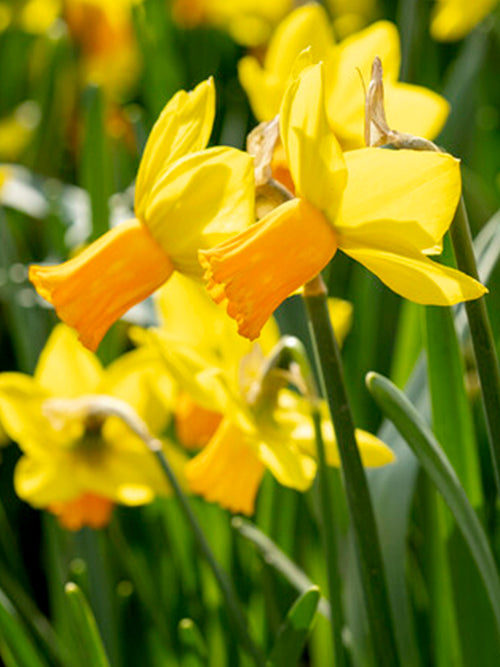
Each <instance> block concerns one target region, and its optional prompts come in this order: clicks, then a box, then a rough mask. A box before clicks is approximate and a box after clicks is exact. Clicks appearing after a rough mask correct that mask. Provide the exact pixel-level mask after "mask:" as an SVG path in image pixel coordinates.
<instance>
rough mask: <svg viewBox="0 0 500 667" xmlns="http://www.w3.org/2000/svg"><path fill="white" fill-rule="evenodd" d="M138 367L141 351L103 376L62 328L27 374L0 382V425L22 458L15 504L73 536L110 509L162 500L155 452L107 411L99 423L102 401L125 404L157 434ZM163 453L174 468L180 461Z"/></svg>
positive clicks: (145, 374) (160, 411)
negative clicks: (51, 516)
mask: <svg viewBox="0 0 500 667" xmlns="http://www.w3.org/2000/svg"><path fill="white" fill-rule="evenodd" d="M140 357H142V358H140ZM144 361H145V356H144V352H143V351H141V350H139V351H137V352H134V353H132V354H131V355H125V356H124V357H122V358H121V359H119V360H118V361H117V362H115V363H114V364H112V365H111V366H109V367H108V369H107V370H103V369H102V367H101V365H100V363H99V361H98V359H97V358H96V357H95V356H94V355H93V354H92V353H91V352H89V351H88V350H85V349H84V348H83V347H82V346H81V344H80V343H78V341H77V339H76V335H75V333H74V332H73V331H72V330H71V329H69V328H67V327H66V326H65V325H63V324H60V325H58V326H57V327H56V328H55V329H54V331H53V333H52V335H51V336H50V338H49V340H48V342H47V344H46V346H45V348H44V350H43V352H42V354H41V356H40V360H39V363H38V366H37V369H36V371H35V374H34V377H30V376H27V375H24V374H21V373H2V374H1V375H0V421H1V422H2V425H3V427H4V428H5V430H6V432H7V434H8V435H9V437H10V438H11V439H12V440H14V441H16V442H17V443H18V444H19V446H20V448H21V450H22V452H23V456H22V457H21V459H20V460H19V462H18V464H17V467H16V471H15V480H14V481H15V488H16V492H17V493H18V495H19V496H20V497H21V498H22V499H23V500H25V501H27V502H29V503H30V504H31V505H33V506H34V507H37V508H44V509H47V510H49V511H51V512H53V513H55V514H56V515H57V516H59V518H60V520H61V522H62V523H63V525H65V526H66V527H68V528H70V529H72V530H75V529H79V528H81V527H82V525H89V526H92V527H100V526H102V525H104V524H105V523H106V522H107V521H108V519H109V514H110V511H111V509H112V507H113V505H114V504H115V503H121V504H125V505H141V504H144V503H148V502H150V501H151V500H153V498H154V497H155V495H156V494H165V493H169V491H170V489H169V487H168V485H167V484H166V482H165V480H164V477H163V474H162V472H161V469H160V467H159V466H158V464H157V462H156V460H155V458H154V456H153V454H151V453H150V452H149V451H148V450H147V449H146V446H145V445H144V443H143V442H141V441H140V439H139V438H138V437H137V436H136V435H135V434H134V433H133V432H132V431H131V430H130V429H129V428H128V426H126V425H125V423H124V422H123V421H122V420H120V419H118V417H117V416H113V411H110V412H109V414H110V415H111V416H107V415H108V412H107V408H106V406H107V403H108V402H111V405H113V406H114V405H119V406H121V405H124V406H127V407H126V409H127V410H133V411H134V414H137V415H139V416H140V417H141V418H142V419H143V420H144V421H145V422H146V423H147V424H148V426H149V428H150V429H151V430H152V431H153V432H156V433H160V432H161V430H162V429H163V427H164V426H165V422H166V420H167V419H168V415H167V413H166V412H165V410H164V407H163V403H162V401H160V400H159V398H158V397H157V396H156V393H155V389H154V387H155V384H154V368H152V367H151V366H150V365H148V364H147V363H144ZM110 397H111V398H110ZM96 405H103V406H104V409H103V411H102V414H96V412H95V410H94V412H92V411H91V410H90V407H92V406H94V407H95V406H96ZM164 446H165V449H166V453H167V455H168V456H169V458H170V460H171V461H172V463H173V465H174V467H175V468H177V469H180V468H181V466H182V465H183V461H184V459H183V457H182V455H180V454H178V453H176V452H175V450H174V449H173V447H172V446H170V445H168V444H166V443H165V445H164Z"/></svg>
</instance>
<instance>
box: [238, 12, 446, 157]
mask: <svg viewBox="0 0 500 667" xmlns="http://www.w3.org/2000/svg"><path fill="white" fill-rule="evenodd" d="M306 48H309V49H310V55H311V59H312V62H315V63H316V62H319V61H323V62H324V67H325V99H326V106H327V114H328V122H329V123H330V125H331V127H332V128H333V130H334V131H335V134H336V136H337V137H338V140H339V141H340V143H341V145H342V146H343V147H344V148H349V149H352V148H359V147H361V146H363V145H364V136H363V127H364V94H363V85H362V81H361V79H360V76H361V78H362V79H363V80H364V81H369V80H370V70H371V65H372V62H373V59H374V57H375V56H379V57H380V58H381V60H382V63H383V66H384V73H385V77H384V89H385V91H386V101H387V109H388V116H389V119H388V120H389V121H390V126H391V127H397V128H398V129H399V130H401V131H404V132H409V133H411V134H414V135H418V136H423V137H426V138H428V139H432V138H434V137H435V136H436V135H437V134H438V133H439V131H440V130H441V129H442V127H443V125H444V123H445V121H446V118H447V116H448V113H449V105H448V103H447V102H446V100H445V99H444V98H442V97H441V96H440V95H438V94H437V93H434V92H433V91H431V90H428V89H426V88H423V87H421V86H415V85H412V84H407V83H400V82H398V76H399V68H400V64H401V49H400V42H399V35H398V31H397V28H396V27H395V26H394V25H393V24H392V23H389V22H388V21H379V22H377V23H374V24H373V25H371V26H370V27H368V28H366V29H365V30H362V31H360V32H358V33H356V34H353V35H351V36H350V37H348V38H347V39H345V40H343V41H341V42H340V43H338V44H336V43H335V41H334V38H333V33H332V31H331V26H330V23H329V20H328V17H327V15H326V12H325V10H324V9H323V8H322V7H321V6H320V5H319V4H316V3H308V4H306V5H304V6H303V7H299V8H298V9H296V10H295V11H294V12H292V13H291V14H289V15H288V16H287V17H286V18H285V19H284V21H283V22H282V23H281V24H280V25H279V26H278V28H277V29H276V31H275V33H274V35H273V38H272V39H271V42H270V44H269V47H268V50H267V53H266V56H265V59H264V64H263V66H261V65H260V63H259V61H258V60H257V59H256V58H255V57H253V56H246V57H244V58H243V59H242V60H241V61H240V63H239V77H240V81H241V84H242V86H243V88H244V89H245V91H246V93H247V95H248V98H249V100H250V104H251V106H252V109H253V112H254V114H255V116H256V117H257V119H258V120H260V121H265V120H271V119H272V118H273V117H274V116H275V115H276V114H277V113H278V111H279V108H280V103H281V100H282V98H283V95H284V93H285V90H286V87H287V85H288V82H289V80H290V78H293V77H294V75H295V70H296V67H297V65H296V59H297V57H298V56H299V54H300V53H301V52H302V51H303V50H304V49H306Z"/></svg>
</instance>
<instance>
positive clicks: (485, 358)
mask: <svg viewBox="0 0 500 667" xmlns="http://www.w3.org/2000/svg"><path fill="white" fill-rule="evenodd" d="M450 235H451V240H452V243H453V249H454V251H455V257H456V260H457V266H458V268H459V269H460V271H463V272H464V273H467V274H469V275H470V276H472V277H473V278H475V279H476V280H479V276H478V272H477V266H476V259H475V257H474V248H473V245H472V236H471V232H470V226H469V218H468V216H467V210H466V208H465V202H464V199H463V197H462V198H461V199H460V204H459V205H458V208H457V212H456V213H455V219H454V221H453V224H452V225H451V227H450ZM464 305H465V310H466V313H467V319H468V321H469V329H470V333H471V339H472V347H473V349H474V357H475V360H476V366H477V372H478V375H479V381H480V384H481V393H482V400H483V406H484V412H485V416H486V427H487V431H488V440H489V444H490V452H491V459H492V462H493V470H494V472H495V481H496V485H497V491H498V493H499V495H500V368H499V365H498V357H497V353H496V349H495V340H494V338H493V332H492V330H491V324H490V320H489V317H488V310H487V308H486V301H485V300H484V298H483V297H481V298H480V299H475V300H474V301H466V302H465V304H464Z"/></svg>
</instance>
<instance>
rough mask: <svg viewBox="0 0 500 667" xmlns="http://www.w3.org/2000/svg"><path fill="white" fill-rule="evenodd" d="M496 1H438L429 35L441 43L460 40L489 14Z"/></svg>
mask: <svg viewBox="0 0 500 667" xmlns="http://www.w3.org/2000/svg"><path fill="white" fill-rule="evenodd" d="M497 3H498V0H475V1H474V2H468V0H438V2H437V3H436V6H435V8H434V12H433V15H432V22H431V35H432V36H433V37H434V39H437V40H439V41H443V42H452V41H455V40H457V39H462V37H465V35H466V34H467V33H468V32H470V31H471V30H472V29H473V28H475V27H476V25H477V24H478V23H479V22H480V21H482V20H483V19H484V17H485V16H486V15H487V14H489V12H490V11H491V10H492V9H493V7H494V6H495V5H496V4H497Z"/></svg>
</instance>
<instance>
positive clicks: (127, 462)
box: [59, 444, 170, 506]
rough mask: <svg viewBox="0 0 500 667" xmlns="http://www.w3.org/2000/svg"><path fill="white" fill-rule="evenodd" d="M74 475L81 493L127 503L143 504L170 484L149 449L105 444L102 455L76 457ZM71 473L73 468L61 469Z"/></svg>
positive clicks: (167, 488) (167, 489)
mask: <svg viewBox="0 0 500 667" xmlns="http://www.w3.org/2000/svg"><path fill="white" fill-rule="evenodd" d="M72 469H73V473H72V474H73V478H74V483H75V486H76V487H78V489H79V490H80V491H79V494H81V493H94V494H96V495H99V496H104V497H105V498H109V499H110V500H113V501H115V502H118V503H122V504H124V505H130V506H135V505H143V504H145V503H149V502H151V501H152V500H153V498H154V497H155V495H156V494H168V493H169V490H170V487H169V485H168V483H167V482H166V481H165V476H164V475H163V474H162V471H161V468H160V467H159V465H158V463H157V462H156V460H155V458H154V456H153V455H152V454H150V453H149V452H136V451H130V450H123V449H116V450H115V449H113V448H111V447H109V445H107V444H105V445H104V449H103V450H102V451H101V452H100V456H99V457H98V458H96V457H93V456H79V457H78V458H76V457H73V461H72ZM59 473H60V475H61V476H62V475H65V474H70V473H69V470H63V469H62V468H61V470H60V471H59Z"/></svg>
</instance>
